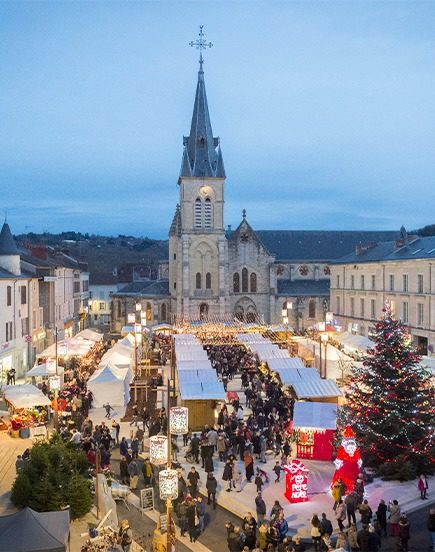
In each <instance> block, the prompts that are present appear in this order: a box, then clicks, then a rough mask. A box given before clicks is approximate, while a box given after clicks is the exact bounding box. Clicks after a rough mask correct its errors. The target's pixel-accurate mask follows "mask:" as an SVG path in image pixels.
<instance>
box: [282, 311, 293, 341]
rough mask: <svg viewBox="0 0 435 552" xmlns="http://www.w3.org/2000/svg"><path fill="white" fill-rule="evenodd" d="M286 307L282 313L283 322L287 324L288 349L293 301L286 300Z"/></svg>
mask: <svg viewBox="0 0 435 552" xmlns="http://www.w3.org/2000/svg"><path fill="white" fill-rule="evenodd" d="M284 305H285V306H284V308H283V309H282V311H281V314H282V323H283V324H285V325H286V333H285V338H286V347H287V349H288V334H289V324H290V311H291V310H293V303H292V302H291V301H286V302H285V303H284Z"/></svg>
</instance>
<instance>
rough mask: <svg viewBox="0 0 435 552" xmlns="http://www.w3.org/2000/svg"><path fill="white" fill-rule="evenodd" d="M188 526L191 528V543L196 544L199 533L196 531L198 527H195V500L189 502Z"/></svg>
mask: <svg viewBox="0 0 435 552" xmlns="http://www.w3.org/2000/svg"><path fill="white" fill-rule="evenodd" d="M186 515H187V525H188V527H189V537H190V542H195V541H196V537H197V531H196V525H195V518H196V517H197V516H196V505H195V503H194V502H193V500H189V501H188V502H187V512H186Z"/></svg>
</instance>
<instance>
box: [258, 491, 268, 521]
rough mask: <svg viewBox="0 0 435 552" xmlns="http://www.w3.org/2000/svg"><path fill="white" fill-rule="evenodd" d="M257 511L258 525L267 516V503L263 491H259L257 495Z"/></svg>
mask: <svg viewBox="0 0 435 552" xmlns="http://www.w3.org/2000/svg"><path fill="white" fill-rule="evenodd" d="M255 512H256V514H257V522H258V525H259V526H261V525H262V524H263V521H264V519H265V517H266V503H265V502H264V499H263V497H262V496H261V492H258V493H257V496H256V497H255Z"/></svg>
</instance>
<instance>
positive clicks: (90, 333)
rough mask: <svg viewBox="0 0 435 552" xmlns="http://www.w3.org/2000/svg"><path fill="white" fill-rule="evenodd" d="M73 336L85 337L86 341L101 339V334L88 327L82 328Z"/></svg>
mask: <svg viewBox="0 0 435 552" xmlns="http://www.w3.org/2000/svg"><path fill="white" fill-rule="evenodd" d="M74 337H76V338H78V339H87V340H88V341H94V342H95V341H101V340H102V339H103V334H102V333H100V332H97V331H95V330H91V329H90V328H86V330H82V331H81V332H79V333H78V334H76V335H75V336H74Z"/></svg>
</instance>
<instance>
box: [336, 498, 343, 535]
mask: <svg viewBox="0 0 435 552" xmlns="http://www.w3.org/2000/svg"><path fill="white" fill-rule="evenodd" d="M335 519H336V520H337V523H338V527H339V528H340V531H344V523H343V522H344V520H345V519H346V505H345V503H344V502H343V501H342V500H341V498H340V500H339V501H338V504H337V508H336V509H335Z"/></svg>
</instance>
